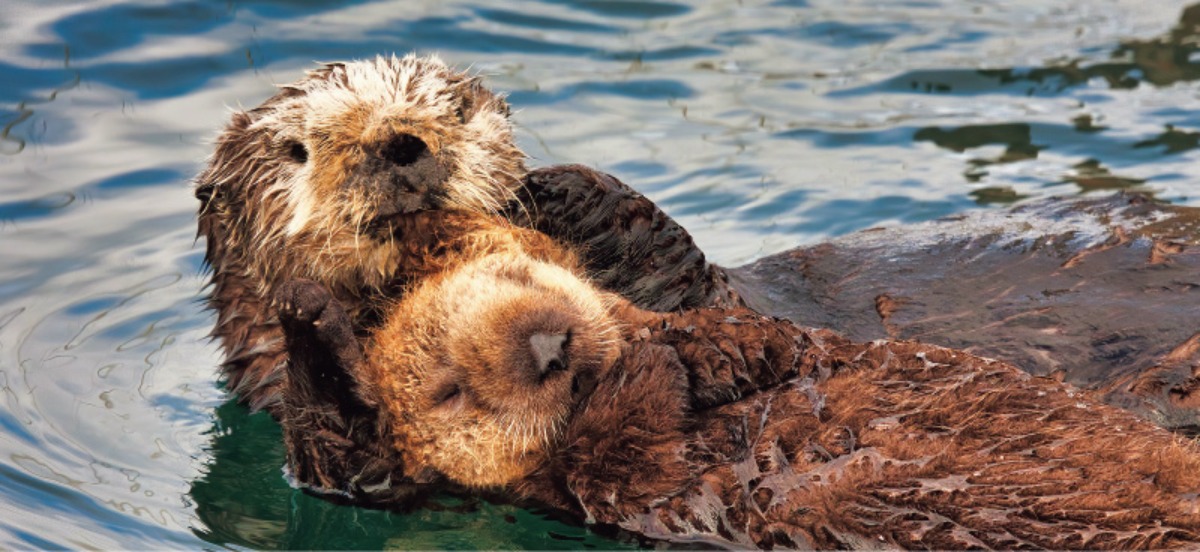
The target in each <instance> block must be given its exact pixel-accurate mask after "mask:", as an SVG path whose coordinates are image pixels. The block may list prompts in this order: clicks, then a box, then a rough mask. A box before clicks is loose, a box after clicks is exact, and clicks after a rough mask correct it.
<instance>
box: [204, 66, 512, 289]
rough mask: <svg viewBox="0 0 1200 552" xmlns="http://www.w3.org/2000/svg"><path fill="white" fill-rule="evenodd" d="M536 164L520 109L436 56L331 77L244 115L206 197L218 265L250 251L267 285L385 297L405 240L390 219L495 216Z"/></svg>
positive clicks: (313, 79)
mask: <svg viewBox="0 0 1200 552" xmlns="http://www.w3.org/2000/svg"><path fill="white" fill-rule="evenodd" d="M523 159H524V155H523V154H522V153H521V152H520V150H518V149H517V147H516V145H515V144H514V142H513V136H512V128H511V125H510V123H509V120H508V106H507V104H506V103H505V102H504V100H503V99H502V98H500V97H499V96H497V95H495V94H493V93H491V92H490V91H488V90H487V89H486V88H484V87H483V86H482V84H481V83H480V81H479V79H478V78H477V77H472V76H470V75H467V74H465V73H461V72H458V71H455V70H452V69H450V68H449V67H447V66H446V65H445V64H444V63H442V62H441V61H440V60H438V59H437V58H435V57H416V56H413V55H408V56H406V57H403V58H397V57H395V56H392V57H377V58H375V59H374V60H370V61H357V62H353V63H332V64H328V65H325V66H324V67H321V68H320V69H317V70H316V71H312V72H310V73H309V74H308V75H307V76H306V77H305V78H304V79H301V80H299V81H297V82H295V83H292V84H289V85H285V86H283V87H282V88H281V89H280V91H279V92H278V93H277V94H275V95H274V96H272V97H271V98H270V99H268V100H267V101H265V102H264V103H263V104H262V105H260V106H259V107H256V108H254V109H251V110H249V111H246V112H238V113H235V114H234V115H233V119H232V121H231V122H230V124H229V126H228V127H227V128H226V129H225V132H224V133H223V134H222V135H221V136H220V138H219V139H218V142H217V148H216V151H215V153H214V155H213V157H212V159H211V160H210V161H209V164H208V167H207V168H206V169H205V170H204V172H203V173H202V174H201V175H200V176H199V178H198V183H197V187H196V196H197V197H198V198H200V200H201V201H202V206H201V219H202V223H201V226H202V228H206V231H207V233H208V234H209V235H208V236H207V238H208V239H209V241H210V242H212V241H213V240H217V241H218V242H220V243H218V244H217V246H216V247H217V249H218V251H217V255H218V256H221V255H229V254H234V255H237V254H239V253H240V254H241V256H242V257H244V258H245V259H247V260H246V261H245V264H247V265H248V266H246V267H245V268H246V269H248V270H250V271H251V272H252V273H253V274H252V275H253V276H255V277H258V278H260V279H261V280H262V281H264V282H267V281H270V280H272V279H275V278H288V277H293V278H294V277H306V278H312V279H315V280H318V281H321V282H323V283H325V284H327V285H332V286H337V285H339V284H353V285H355V286H362V285H367V286H371V285H373V284H374V285H380V284H382V283H383V282H384V281H386V279H387V278H388V276H390V274H389V271H390V270H391V269H392V267H393V266H395V263H393V262H391V261H392V260H393V257H392V256H391V255H390V254H389V253H390V252H391V251H392V250H393V248H394V247H395V245H394V243H392V241H393V240H394V239H401V240H402V239H403V236H398V237H397V236H393V235H392V233H391V232H390V225H389V219H392V218H393V217H396V216H403V215H404V214H405V213H412V212H416V211H421V210H428V209H460V210H467V211H474V212H484V213H495V212H497V211H498V209H499V208H500V206H501V205H502V204H503V203H504V202H506V201H507V200H508V199H509V198H510V197H512V194H513V191H514V190H515V189H516V188H517V187H518V186H519V182H520V180H519V179H520V177H521V175H522V174H523V173H524V167H523ZM205 217H209V218H210V219H215V220H209V221H207V225H206V221H205V220H204V219H205ZM210 247H213V245H212V244H210ZM211 256H213V255H212V251H211V250H210V257H211ZM209 260H210V261H212V262H214V265H215V264H217V263H218V262H219V261H220V259H213V258H210V259H209ZM216 268H217V269H218V270H220V269H221V267H220V266H217V267H216Z"/></svg>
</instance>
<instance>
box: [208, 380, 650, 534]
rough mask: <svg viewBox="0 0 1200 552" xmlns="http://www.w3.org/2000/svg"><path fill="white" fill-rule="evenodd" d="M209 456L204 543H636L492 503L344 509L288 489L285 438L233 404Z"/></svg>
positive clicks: (264, 419) (219, 422)
mask: <svg viewBox="0 0 1200 552" xmlns="http://www.w3.org/2000/svg"><path fill="white" fill-rule="evenodd" d="M216 417H217V419H216V423H215V425H214V428H213V430H212V432H211V434H212V436H213V441H212V445H211V447H212V448H211V451H210V452H211V454H212V460H211V462H210V463H209V465H208V469H207V470H206V472H205V473H204V475H202V476H200V478H198V479H197V480H196V481H194V482H193V483H192V489H191V493H190V496H191V499H192V500H193V501H194V503H195V507H196V516H197V517H198V518H199V519H200V521H201V523H202V524H203V525H202V526H201V527H197V528H195V529H194V532H195V534H196V535H197V536H199V537H200V538H202V539H204V540H206V541H208V542H211V543H213V544H216V545H220V546H244V547H250V548H257V549H272V550H278V549H317V550H321V549H330V550H335V549H336V550H368V549H373V550H378V549H381V548H399V549H421V550H469V549H542V550H546V549H593V548H601V549H613V548H630V547H632V546H631V545H630V544H627V543H623V542H620V541H615V540H609V539H606V538H603V537H600V536H598V535H596V534H595V533H592V532H590V531H588V530H586V529H584V528H582V527H575V526H571V525H566V524H563V523H559V522H556V521H552V520H550V519H548V518H547V517H546V516H544V515H541V514H538V513H537V512H532V511H528V510H523V509H520V508H515V507H512V506H507V505H500V504H492V503H489V502H486V501H470V502H465V503H464V502H462V501H460V500H457V499H453V498H450V497H443V498H439V499H438V502H439V503H440V505H441V507H437V508H425V509H421V510H417V511H414V512H411V513H393V512H388V511H383V510H368V509H364V508H355V507H351V506H342V505H338V504H334V503H332V502H328V501H326V500H322V499H320V498H317V497H314V496H311V495H308V494H306V493H304V492H302V491H300V490H297V489H295V488H292V487H290V486H289V485H288V484H287V482H286V481H285V479H284V474H283V470H282V466H283V465H284V462H285V452H284V447H283V435H282V433H281V431H280V429H279V425H278V424H276V423H275V421H274V420H272V419H271V417H270V416H268V415H267V414H266V413H263V412H259V413H256V414H251V413H250V412H249V411H248V410H247V409H246V408H245V407H243V406H242V405H239V404H237V403H235V402H234V401H229V402H226V403H225V404H224V405H222V406H220V407H219V408H217V410H216Z"/></svg>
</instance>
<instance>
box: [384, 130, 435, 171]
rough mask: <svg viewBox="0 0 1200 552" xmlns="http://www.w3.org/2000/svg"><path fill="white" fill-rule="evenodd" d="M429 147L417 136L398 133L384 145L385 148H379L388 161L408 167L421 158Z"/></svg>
mask: <svg viewBox="0 0 1200 552" xmlns="http://www.w3.org/2000/svg"><path fill="white" fill-rule="evenodd" d="M428 149H429V148H428V146H426V145H425V142H423V141H421V139H420V138H417V137H416V136H413V135H411V134H397V135H396V136H394V137H393V138H392V139H391V140H388V141H387V143H386V144H384V145H383V148H382V149H380V150H379V155H380V157H383V158H384V159H385V160H387V161H391V162H392V163H395V164H397V165H400V166H401V167H407V166H409V165H412V164H413V163H416V162H417V160H418V159H420V158H421V154H423V153H425V152H426V151H427V150H428Z"/></svg>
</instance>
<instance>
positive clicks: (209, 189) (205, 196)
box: [196, 182, 217, 205]
mask: <svg viewBox="0 0 1200 552" xmlns="http://www.w3.org/2000/svg"><path fill="white" fill-rule="evenodd" d="M216 190H217V186H216V185H215V184H213V183H211V182H204V183H201V184H199V185H198V186H196V199H199V200H200V202H201V203H203V204H205V205H208V202H209V201H212V198H213V194H215V193H216Z"/></svg>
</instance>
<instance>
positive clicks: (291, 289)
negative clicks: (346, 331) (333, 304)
mask: <svg viewBox="0 0 1200 552" xmlns="http://www.w3.org/2000/svg"><path fill="white" fill-rule="evenodd" d="M274 299H275V308H276V309H277V311H278V313H279V321H280V322H283V323H284V325H287V326H291V325H295V324H297V323H313V322H315V321H317V320H319V319H320V318H321V314H322V313H323V312H324V311H325V307H326V306H327V305H329V302H330V301H332V300H333V296H332V295H330V293H329V290H328V289H325V286H323V285H321V284H318V283H317V282H314V281H312V280H299V279H298V280H289V281H287V282H284V283H283V285H281V286H279V289H276V290H275V297H274Z"/></svg>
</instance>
